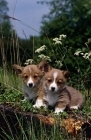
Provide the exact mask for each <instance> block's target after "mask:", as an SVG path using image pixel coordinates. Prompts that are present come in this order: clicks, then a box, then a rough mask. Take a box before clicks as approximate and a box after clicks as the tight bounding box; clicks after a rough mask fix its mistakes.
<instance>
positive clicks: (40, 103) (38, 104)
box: [33, 99, 45, 108]
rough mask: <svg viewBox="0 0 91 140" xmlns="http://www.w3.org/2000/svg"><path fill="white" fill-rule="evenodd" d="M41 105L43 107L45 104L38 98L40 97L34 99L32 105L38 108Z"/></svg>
mask: <svg viewBox="0 0 91 140" xmlns="http://www.w3.org/2000/svg"><path fill="white" fill-rule="evenodd" d="M41 106H44V107H45V105H44V104H43V101H42V100H40V99H37V100H36V103H35V104H34V105H33V107H37V108H40V107H41Z"/></svg>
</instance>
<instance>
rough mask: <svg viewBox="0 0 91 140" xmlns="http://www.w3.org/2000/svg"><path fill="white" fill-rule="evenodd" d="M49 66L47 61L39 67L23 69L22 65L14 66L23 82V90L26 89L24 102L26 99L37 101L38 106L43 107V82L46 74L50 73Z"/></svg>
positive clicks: (32, 66) (30, 66)
mask: <svg viewBox="0 0 91 140" xmlns="http://www.w3.org/2000/svg"><path fill="white" fill-rule="evenodd" d="M47 66H48V64H47V62H46V60H43V61H41V62H40V63H39V64H38V65H34V64H32V65H27V66H25V67H22V66H20V65H17V64H14V65H13V68H14V70H15V71H16V72H17V73H18V75H19V76H20V77H21V78H22V80H23V88H24V96H25V98H24V100H23V101H25V100H26V99H30V100H32V99H35V98H37V100H36V106H38V107H40V106H43V103H42V100H41V96H42V94H43V91H42V80H43V76H44V73H45V72H48V67H47Z"/></svg>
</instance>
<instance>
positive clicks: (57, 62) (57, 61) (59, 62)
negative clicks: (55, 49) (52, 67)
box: [55, 60, 63, 68]
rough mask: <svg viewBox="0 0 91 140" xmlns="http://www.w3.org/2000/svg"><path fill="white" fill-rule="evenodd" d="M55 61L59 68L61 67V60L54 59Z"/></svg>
mask: <svg viewBox="0 0 91 140" xmlns="http://www.w3.org/2000/svg"><path fill="white" fill-rule="evenodd" d="M55 62H56V65H57V66H58V67H59V68H61V67H62V65H63V64H62V62H61V61H59V60H56V61H55Z"/></svg>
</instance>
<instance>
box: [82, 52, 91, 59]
mask: <svg viewBox="0 0 91 140" xmlns="http://www.w3.org/2000/svg"><path fill="white" fill-rule="evenodd" d="M90 56H91V52H89V53H85V54H84V55H83V58H85V59H90Z"/></svg>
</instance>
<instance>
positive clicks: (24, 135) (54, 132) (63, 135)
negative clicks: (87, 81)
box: [0, 68, 91, 140]
mask: <svg viewBox="0 0 91 140" xmlns="http://www.w3.org/2000/svg"><path fill="white" fill-rule="evenodd" d="M0 83H1V86H0V91H1V94H0V104H4V105H7V107H12V108H13V109H15V110H18V111H19V112H32V113H34V114H42V115H48V114H50V115H51V116H53V117H56V119H57V116H55V114H54V113H53V112H52V111H51V110H46V109H44V108H41V109H36V108H33V107H32V103H30V102H29V101H28V100H27V101H26V102H22V101H21V100H22V99H23V96H24V95H23V91H22V80H21V78H19V77H18V76H17V75H15V74H14V73H13V71H12V70H11V71H6V72H4V71H3V69H2V68H0ZM82 93H83V94H84V97H85V98H86V99H87V100H86V102H85V105H84V108H83V109H82V110H81V111H74V112H73V114H74V115H75V116H76V115H77V114H80V115H81V116H84V117H85V118H86V117H87V118H89V119H91V113H90V112H91V106H90V103H91V97H90V96H89V95H88V91H87V90H84V91H82ZM15 115H16V119H17V122H18V124H19V127H20V133H18V132H17V131H18V130H17V129H16V132H17V133H16V136H14V135H13V132H12V128H11V126H10V124H9V122H8V120H7V118H6V117H5V116H4V120H5V122H6V123H7V125H8V129H9V131H10V135H8V133H7V132H5V131H4V130H2V131H3V137H5V138H4V139H7V140H21V139H22V140H29V139H31V140H51V139H53V140H63V139H70V140H73V139H74V137H73V136H71V135H69V134H68V133H67V131H66V130H64V128H61V129H59V127H58V126H57V125H56V124H55V125H53V126H51V128H48V127H47V128H46V126H44V125H43V124H42V123H41V121H40V122H39V124H37V123H36V121H35V122H34V121H28V122H27V121H26V127H24V126H23V123H24V122H22V121H21V120H22V119H23V116H22V117H20V118H18V116H17V114H15ZM67 116H68V114H67V113H66V112H64V113H63V114H60V115H59V117H60V118H62V119H64V118H65V117H67ZM25 128H26V129H25ZM1 129H2V128H1ZM78 137H79V136H78ZM79 140H82V135H80V137H79Z"/></svg>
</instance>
